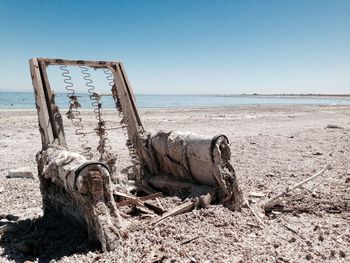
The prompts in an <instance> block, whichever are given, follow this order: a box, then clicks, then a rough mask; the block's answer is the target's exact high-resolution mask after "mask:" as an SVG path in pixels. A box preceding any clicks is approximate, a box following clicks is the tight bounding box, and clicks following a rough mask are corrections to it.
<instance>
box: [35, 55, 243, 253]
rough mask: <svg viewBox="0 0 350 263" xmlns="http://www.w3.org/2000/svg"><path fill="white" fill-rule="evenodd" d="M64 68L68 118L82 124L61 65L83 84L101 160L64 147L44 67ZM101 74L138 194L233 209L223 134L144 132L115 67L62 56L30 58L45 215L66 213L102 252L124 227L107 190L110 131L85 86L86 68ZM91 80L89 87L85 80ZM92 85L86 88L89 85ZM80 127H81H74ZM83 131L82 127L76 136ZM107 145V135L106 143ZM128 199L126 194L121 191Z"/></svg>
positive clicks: (237, 194) (236, 197)
mask: <svg viewBox="0 0 350 263" xmlns="http://www.w3.org/2000/svg"><path fill="white" fill-rule="evenodd" d="M50 65H56V66H59V67H60V68H61V70H62V71H63V74H62V76H64V77H65V81H64V83H65V84H66V90H67V91H70V93H69V94H68V99H69V109H68V112H67V114H66V115H67V118H68V119H70V120H72V121H73V122H74V121H75V126H79V124H80V123H81V118H82V117H81V116H80V113H79V111H78V110H77V109H78V108H80V107H81V105H80V102H79V98H78V96H77V95H76V94H75V93H74V91H73V92H71V91H72V85H71V83H70V79H69V75H68V73H69V71H68V70H67V66H79V67H80V68H81V69H82V74H83V76H84V80H85V81H86V83H87V87H89V89H88V95H89V97H90V99H91V100H93V101H94V102H95V104H94V106H95V113H96V114H97V116H98V118H97V119H96V128H95V129H94V130H95V133H96V136H97V137H98V141H99V143H98V147H97V151H98V152H99V158H98V159H94V158H92V156H91V153H90V152H89V149H90V148H89V147H87V146H85V148H84V151H82V152H80V153H78V152H74V151H72V150H71V149H70V147H69V145H67V143H66V138H65V131H64V125H63V121H62V119H63V117H62V115H61V113H60V110H59V108H58V106H57V105H56V103H55V95H54V93H53V91H52V90H51V88H50V83H49V79H48V75H47V70H46V69H47V67H48V66H50ZM89 68H94V69H102V70H104V71H105V72H106V74H108V77H109V78H108V79H109V80H110V83H111V85H110V89H111V96H112V97H113V100H114V103H115V106H116V109H117V110H118V112H119V114H120V115H121V116H122V121H121V122H122V125H123V126H124V127H125V128H126V131H127V139H126V141H125V143H126V145H127V146H128V149H129V153H130V156H131V159H132V163H133V169H132V174H131V175H130V178H132V179H133V183H134V186H135V187H136V189H137V190H138V191H136V193H137V192H139V191H143V192H145V193H149V192H150V193H152V191H154V192H157V191H160V192H163V193H164V194H167V195H177V196H179V197H181V198H182V199H183V200H185V199H187V200H191V202H192V204H193V207H206V206H208V205H209V204H210V203H222V204H223V205H225V206H227V207H229V208H230V209H232V210H239V209H240V205H241V191H240V189H239V186H238V183H237V179H236V175H235V171H234V169H233V167H232V166H231V164H230V157H231V153H230V147H229V141H228V139H227V137H226V136H225V135H217V136H201V135H197V134H194V133H191V132H178V131H172V132H162V131H161V132H157V133H155V134H151V133H149V132H147V131H145V130H144V127H143V125H142V123H141V119H140V117H139V113H138V111H137V107H136V102H135V97H134V94H133V92H132V89H131V87H130V84H129V82H128V79H127V77H126V73H125V70H124V68H123V66H122V64H121V63H119V62H106V61H82V60H62V59H39V58H32V59H31V60H30V71H31V76H32V80H33V86H34V91H35V99H36V108H37V112H38V119H39V130H40V134H41V139H42V149H41V151H40V152H39V153H38V155H37V163H38V173H39V179H40V189H41V193H42V197H43V209H44V215H48V214H51V213H54V214H61V215H69V216H72V217H74V218H75V219H78V220H80V221H81V222H82V223H84V224H86V226H87V229H88V231H89V238H90V240H91V241H99V242H100V243H101V246H102V249H103V250H113V249H115V248H116V246H117V242H115V241H116V239H118V238H119V237H120V236H121V235H122V233H123V231H124V230H125V229H126V228H127V226H128V222H127V220H126V219H123V218H122V217H121V215H120V212H119V210H118V207H117V205H116V202H115V200H114V197H113V193H112V181H111V175H112V173H115V171H116V169H115V167H114V165H115V155H113V154H111V153H110V152H108V151H107V148H106V142H107V139H108V138H107V133H106V131H107V130H108V129H107V128H106V125H105V121H104V120H103V119H102V118H101V111H102V102H101V100H100V99H101V96H102V95H101V94H100V93H97V92H96V91H95V90H94V89H92V88H91V83H92V80H91V78H90V75H89V74H88V69H89ZM90 81H91V82H90ZM88 84H89V85H90V86H89V85H88ZM79 127H80V126H79ZM76 134H77V135H81V134H83V131H82V129H80V130H79V132H76ZM109 140H113V138H109ZM125 192H126V195H130V196H131V195H132V193H130V192H128V189H127V188H125Z"/></svg>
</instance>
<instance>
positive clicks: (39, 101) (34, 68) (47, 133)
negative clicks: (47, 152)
mask: <svg viewBox="0 0 350 263" xmlns="http://www.w3.org/2000/svg"><path fill="white" fill-rule="evenodd" d="M29 65H30V74H31V77H32V81H33V87H34V93H35V104H36V109H37V111H38V120H39V130H40V134H41V141H42V146H43V148H44V147H46V146H47V145H48V144H51V143H53V142H54V139H55V138H54V135H53V133H52V129H51V122H50V117H49V112H48V108H47V104H46V98H45V92H44V87H43V85H42V79H41V75H40V70H39V63H38V59H37V58H32V59H30V61H29Z"/></svg>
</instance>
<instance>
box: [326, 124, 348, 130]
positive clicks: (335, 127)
mask: <svg viewBox="0 0 350 263" xmlns="http://www.w3.org/2000/svg"><path fill="white" fill-rule="evenodd" d="M326 128H328V129H344V128H343V127H341V126H338V125H335V124H328V125H327V127H326Z"/></svg>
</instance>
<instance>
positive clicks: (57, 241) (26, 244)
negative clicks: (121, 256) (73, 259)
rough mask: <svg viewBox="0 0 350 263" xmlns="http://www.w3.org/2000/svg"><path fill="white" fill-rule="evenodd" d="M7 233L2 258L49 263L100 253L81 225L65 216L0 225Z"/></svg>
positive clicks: (3, 242)
mask: <svg viewBox="0 0 350 263" xmlns="http://www.w3.org/2000/svg"><path fill="white" fill-rule="evenodd" d="M0 228H2V230H4V228H6V231H3V232H4V233H3V234H2V236H1V239H0V246H1V247H2V248H3V253H2V255H1V257H6V258H7V259H8V260H13V261H15V262H24V261H26V260H28V261H34V260H36V259H38V260H39V262H50V261H51V260H52V259H54V260H58V259H60V258H62V257H64V256H69V255H72V254H82V253H84V254H85V253H87V252H88V251H91V250H98V249H99V247H98V245H93V246H91V245H89V242H88V233H87V230H86V229H84V227H83V226H82V225H81V224H78V223H77V222H75V221H74V220H69V219H67V218H66V217H64V218H63V217H56V216H50V217H40V218H37V219H33V220H31V219H27V220H22V221H17V222H14V223H11V222H10V223H6V224H5V223H3V222H0Z"/></svg>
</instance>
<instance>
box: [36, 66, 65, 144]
mask: <svg viewBox="0 0 350 263" xmlns="http://www.w3.org/2000/svg"><path fill="white" fill-rule="evenodd" d="M38 62H39V69H40V73H41V77H42V85H43V88H44V91H45V96H46V103H47V109H48V113H49V117H50V121H51V127H52V132H53V135H54V137H55V139H58V144H59V145H62V146H65V145H66V143H65V138H64V130H63V121H62V117H61V114H60V112H59V110H58V107H57V105H56V103H55V95H54V93H53V92H52V90H51V88H50V82H49V78H48V76H47V71H46V67H47V66H46V64H45V62H43V61H40V60H38Z"/></svg>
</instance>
